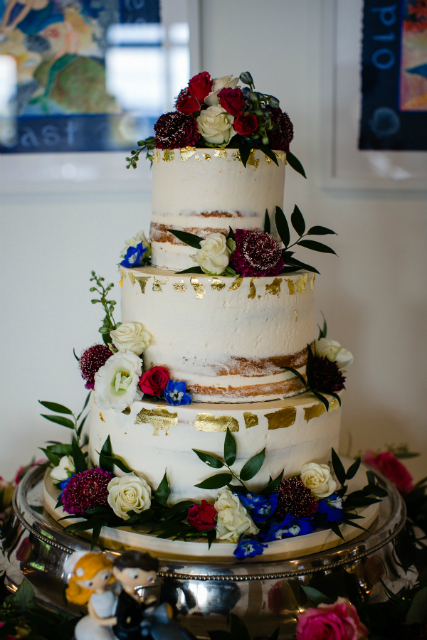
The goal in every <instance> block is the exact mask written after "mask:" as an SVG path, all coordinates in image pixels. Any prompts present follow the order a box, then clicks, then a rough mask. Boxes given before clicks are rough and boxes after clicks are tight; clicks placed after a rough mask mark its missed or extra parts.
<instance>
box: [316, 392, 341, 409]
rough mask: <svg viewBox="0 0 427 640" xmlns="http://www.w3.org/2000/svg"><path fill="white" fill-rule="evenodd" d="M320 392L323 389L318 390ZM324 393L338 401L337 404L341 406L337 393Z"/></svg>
mask: <svg viewBox="0 0 427 640" xmlns="http://www.w3.org/2000/svg"><path fill="white" fill-rule="evenodd" d="M320 391H323V389H320ZM325 393H329V395H330V396H332V397H333V398H335V400H338V404H339V405H340V406H341V398H340V397H339V395H338V394H337V393H335V392H334V391H325Z"/></svg>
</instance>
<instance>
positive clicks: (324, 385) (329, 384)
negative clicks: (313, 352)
mask: <svg viewBox="0 0 427 640" xmlns="http://www.w3.org/2000/svg"><path fill="white" fill-rule="evenodd" d="M344 382H345V376H343V374H342V372H341V370H340V369H339V367H338V365H337V363H336V362H331V360H328V358H319V356H314V358H313V388H314V389H315V390H316V391H325V392H326V393H331V392H332V393H336V392H337V391H341V389H345V386H344Z"/></svg>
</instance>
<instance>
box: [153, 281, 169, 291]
mask: <svg viewBox="0 0 427 640" xmlns="http://www.w3.org/2000/svg"><path fill="white" fill-rule="evenodd" d="M168 280H169V278H166V280H158V279H157V278H154V282H153V291H163V289H162V287H163V285H165V284H166V283H167V281H168Z"/></svg>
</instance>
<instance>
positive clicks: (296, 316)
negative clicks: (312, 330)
mask: <svg viewBox="0 0 427 640" xmlns="http://www.w3.org/2000/svg"><path fill="white" fill-rule="evenodd" d="M294 311H295V322H296V321H297V320H298V311H297V310H296V309H294Z"/></svg>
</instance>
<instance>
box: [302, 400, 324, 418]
mask: <svg viewBox="0 0 427 640" xmlns="http://www.w3.org/2000/svg"><path fill="white" fill-rule="evenodd" d="M325 411H326V409H325V405H324V404H323V402H319V403H317V404H313V405H312V406H311V407H304V419H305V420H307V422H310V420H313V418H318V417H319V416H321V415H322V413H325Z"/></svg>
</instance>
